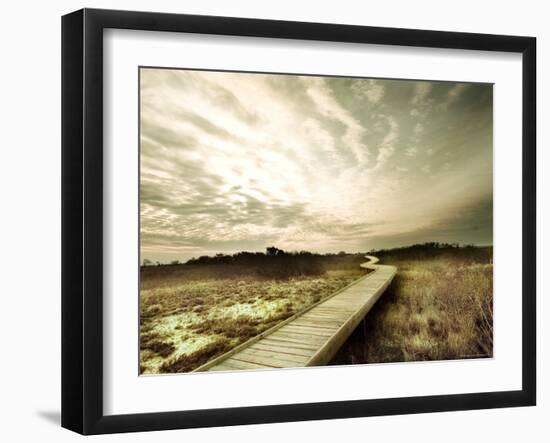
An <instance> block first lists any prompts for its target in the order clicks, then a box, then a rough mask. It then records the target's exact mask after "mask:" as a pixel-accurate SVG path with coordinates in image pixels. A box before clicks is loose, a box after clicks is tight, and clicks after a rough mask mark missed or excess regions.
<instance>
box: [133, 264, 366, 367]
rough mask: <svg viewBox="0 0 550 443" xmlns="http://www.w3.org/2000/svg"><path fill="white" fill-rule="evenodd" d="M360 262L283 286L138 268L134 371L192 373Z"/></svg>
mask: <svg viewBox="0 0 550 443" xmlns="http://www.w3.org/2000/svg"><path fill="white" fill-rule="evenodd" d="M362 261H364V258H361V257H357V256H349V257H348V259H347V260H344V259H343V258H342V257H338V258H337V260H336V258H335V261H334V263H332V266H329V265H327V263H325V264H324V270H323V271H322V272H321V273H320V274H319V275H300V276H293V277H290V278H283V279H275V278H270V277H267V275H270V273H269V272H267V273H265V276H261V275H259V274H258V272H256V270H255V269H249V271H250V272H247V269H246V267H245V266H231V265H223V264H221V265H207V266H188V265H180V266H159V267H151V268H142V274H141V278H142V281H141V290H140V371H141V372H142V373H171V372H187V371H191V370H193V369H195V368H197V367H198V366H200V365H202V364H204V363H206V362H207V361H209V360H210V359H212V358H215V357H216V356H218V355H220V354H222V353H224V352H226V351H228V350H230V349H232V348H233V347H235V346H237V345H239V344H241V343H243V342H244V341H246V340H248V339H249V338H251V337H254V336H255V335H257V334H260V333H261V332H263V331H265V330H267V329H269V328H271V327H272V326H275V325H276V324H277V323H279V322H281V321H282V320H284V319H286V318H288V317H290V316H291V315H293V314H295V313H296V312H298V311H300V310H302V309H304V308H306V307H307V306H309V305H311V304H313V303H315V302H317V301H319V300H321V299H323V298H325V297H327V296H329V295H331V294H332V293H334V292H336V291H337V290H339V289H341V288H343V287H344V286H346V285H348V284H350V283H351V282H353V281H354V280H356V279H357V278H359V277H361V276H362V275H364V271H362V270H360V269H359V267H358V264H359V263H360V262H362Z"/></svg>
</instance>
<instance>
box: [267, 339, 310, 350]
mask: <svg viewBox="0 0 550 443" xmlns="http://www.w3.org/2000/svg"><path fill="white" fill-rule="evenodd" d="M262 343H265V344H268V345H271V344H273V345H280V346H289V347H292V348H293V349H302V350H304V351H316V350H317V349H319V345H317V344H314V343H309V342H305V341H303V340H293V339H291V338H284V337H268V338H266V339H265V340H262Z"/></svg>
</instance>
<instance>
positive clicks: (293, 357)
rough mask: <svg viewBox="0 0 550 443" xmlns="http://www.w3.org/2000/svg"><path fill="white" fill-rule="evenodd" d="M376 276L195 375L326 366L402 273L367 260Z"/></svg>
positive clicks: (299, 315)
mask: <svg viewBox="0 0 550 443" xmlns="http://www.w3.org/2000/svg"><path fill="white" fill-rule="evenodd" d="M365 257H366V258H367V259H369V261H368V262H365V263H362V264H361V265H360V266H361V267H362V268H365V269H370V270H373V271H374V272H370V273H368V274H367V275H366V276H364V277H361V278H360V279H358V280H356V281H355V282H353V283H352V284H351V285H349V286H346V287H345V288H343V289H341V290H340V291H338V292H336V293H334V294H333V295H331V296H330V297H329V298H326V299H324V300H321V301H320V302H318V303H316V304H314V305H312V306H310V307H309V308H307V309H305V310H303V311H301V312H299V313H297V314H295V315H293V316H292V317H290V318H288V319H286V320H285V321H283V322H281V323H279V324H278V325H277V326H275V327H273V328H271V329H268V330H267V331H264V332H263V333H262V334H260V335H258V336H256V337H254V338H252V339H250V340H248V341H247V342H245V343H243V344H241V345H239V346H237V347H236V348H234V349H232V350H231V351H229V352H227V353H225V354H223V355H221V356H219V357H217V358H215V359H213V360H211V361H209V362H208V363H206V364H204V365H203V366H201V367H199V368H197V369H196V371H235V370H242V369H269V368H296V367H304V366H318V365H324V364H327V363H328V362H329V361H330V360H331V359H332V357H333V356H334V354H336V352H337V351H338V349H340V347H341V346H342V345H343V344H344V342H345V341H346V340H347V338H348V337H349V336H350V334H351V333H352V332H353V331H354V329H355V328H356V327H357V325H358V324H359V323H360V322H361V321H362V320H363V318H364V317H365V315H366V314H367V313H368V312H369V310H370V309H371V308H372V306H373V305H374V303H375V302H376V300H378V298H379V297H380V295H382V294H383V293H384V291H385V290H386V288H387V287H388V286H389V284H390V283H391V281H392V280H393V277H394V276H395V274H396V272H397V268H396V267H395V266H389V265H378V264H376V263H377V262H378V258H376V257H373V256H370V255H367V256H365Z"/></svg>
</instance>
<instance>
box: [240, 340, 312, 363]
mask: <svg viewBox="0 0 550 443" xmlns="http://www.w3.org/2000/svg"><path fill="white" fill-rule="evenodd" d="M251 349H254V350H256V349H258V350H260V351H267V352H276V353H281V354H289V355H296V356H299V357H307V359H309V358H311V357H313V354H315V352H314V351H315V350H314V349H300V348H295V347H293V346H289V345H286V346H285V345H282V344H272V343H266V342H265V341H263V340H262V342H261V343H257V344H256V345H255V346H254V348H251Z"/></svg>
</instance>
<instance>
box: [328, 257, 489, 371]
mask: <svg viewBox="0 0 550 443" xmlns="http://www.w3.org/2000/svg"><path fill="white" fill-rule="evenodd" d="M431 255H432V257H429V256H423V257H422V258H416V257H414V256H407V254H396V255H393V256H392V254H391V253H390V252H388V253H387V254H385V256H384V255H382V263H387V264H394V265H396V266H398V274H397V275H396V277H395V279H394V281H393V283H392V285H391V286H390V288H388V291H387V292H386V293H385V294H384V295H383V296H382V297H381V299H380V300H379V302H378V303H377V304H376V305H375V306H374V308H373V309H372V310H371V312H370V313H369V314H368V316H367V319H366V328H365V329H366V330H365V329H364V325H360V327H358V328H357V330H356V331H355V332H354V333H353V335H352V336H351V337H350V339H349V340H348V342H347V343H346V344H345V345H344V347H342V349H341V350H340V352H339V354H338V355H337V356H336V357H335V359H334V361H333V363H334V364H350V363H381V362H382V363H383V362H403V361H418V360H449V359H459V358H474V357H491V356H492V353H493V265H492V261H491V257H492V250H491V249H490V248H485V249H473V250H470V251H465V250H463V249H458V250H455V251H453V250H446V251H435V252H434V253H433V254H431Z"/></svg>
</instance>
